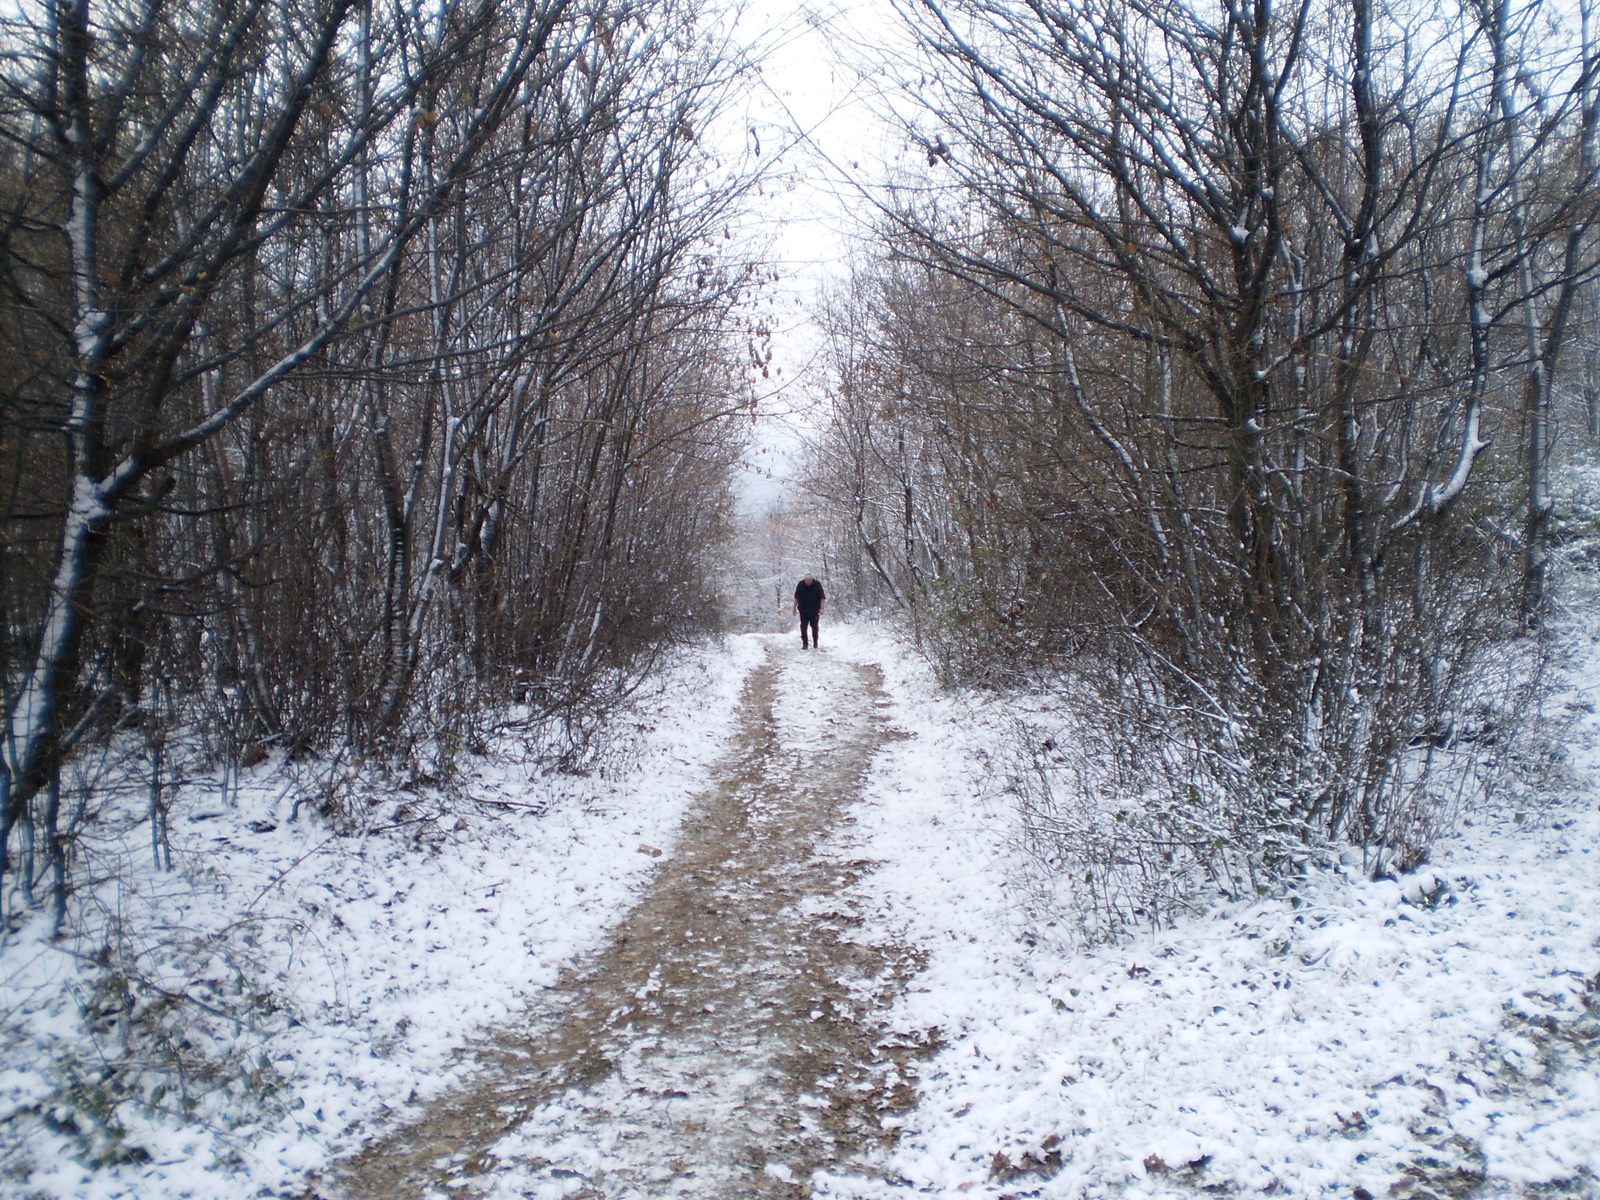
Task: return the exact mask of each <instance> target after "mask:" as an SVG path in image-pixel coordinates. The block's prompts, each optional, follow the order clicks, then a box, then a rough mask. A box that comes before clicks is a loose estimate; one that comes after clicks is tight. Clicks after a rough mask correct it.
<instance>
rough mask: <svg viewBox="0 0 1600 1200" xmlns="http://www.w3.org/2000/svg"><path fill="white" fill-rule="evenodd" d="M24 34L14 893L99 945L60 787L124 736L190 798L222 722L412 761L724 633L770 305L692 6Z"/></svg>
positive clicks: (228, 738) (13, 55) (5, 440)
mask: <svg viewBox="0 0 1600 1200" xmlns="http://www.w3.org/2000/svg"><path fill="white" fill-rule="evenodd" d="M3 23H4V29H5V33H4V45H3V47H0V289H3V304H0V414H3V435H0V471H3V472H4V487H5V496H4V517H3V521H0V572H3V574H0V688H3V707H4V720H5V725H4V746H3V751H4V753H3V754H0V855H4V860H5V867H6V870H7V872H8V874H7V876H6V879H5V888H6V889H7V890H11V889H15V888H18V887H20V888H21V889H22V891H23V892H24V893H26V894H28V895H29V896H31V894H32V887H33V884H34V882H35V879H36V877H40V876H43V875H45V874H49V875H50V876H51V877H52V878H53V881H54V887H53V892H54V895H55V898H56V900H55V902H56V904H57V907H58V912H59V908H60V905H61V904H62V903H63V902H64V896H65V892H66V873H67V868H68V858H69V851H70V845H71V836H72V835H71V829H70V828H69V827H68V825H67V823H66V822H65V819H64V817H63V801H62V795H61V792H62V788H61V778H62V764H63V762H65V761H66V760H68V759H69V758H70V757H71V756H72V755H73V754H74V753H76V752H77V751H78V750H80V749H81V748H82V747H83V746H84V745H85V744H87V743H91V742H94V741H96V740H97V739H99V740H104V739H105V738H107V737H109V736H112V735H113V734H115V733H117V732H118V731H121V732H122V733H123V734H125V735H127V736H131V737H135V738H138V737H140V736H142V737H143V738H144V739H145V740H146V741H147V742H148V744H149V746H150V753H151V757H152V760H153V761H154V763H155V770H156V772H157V779H156V783H157V785H159V762H160V749H161V745H162V740H163V739H164V738H166V737H167V736H168V735H169V733H170V731H172V730H174V729H183V728H191V729H196V728H197V729H199V730H200V731H202V732H203V733H204V734H205V736H206V738H207V739H208V740H209V742H210V744H211V745H212V746H213V747H215V748H216V750H217V752H218V753H219V754H220V755H222V756H223V757H224V758H227V759H230V760H232V761H234V762H237V761H238V760H239V759H241V758H249V757H259V756H261V755H263V754H265V753H267V752H269V751H271V750H273V749H274V748H281V749H283V750H285V751H287V752H291V753H300V752H304V751H306V750H308V749H309V750H317V749H326V748H328V747H332V746H353V747H356V748H359V749H362V750H363V751H366V752H369V753H373V754H377V755H379V756H380V757H385V756H386V758H387V760H388V761H390V762H395V763H404V762H406V761H407V760H408V759H409V758H410V756H412V755H413V754H414V753H415V752H418V751H419V750H420V751H429V749H430V747H431V748H432V750H435V751H436V750H437V749H438V748H439V747H440V746H444V745H448V744H450V743H452V742H453V741H459V740H460V739H461V738H463V737H466V736H467V734H468V732H469V731H470V728H471V726H472V725H473V723H474V721H475V720H476V719H477V718H478V716H479V715H480V714H482V713H483V712H485V711H486V710H488V709H490V708H493V707H494V706H497V705H498V706H502V707H503V706H505V705H510V704H520V705H526V706H528V709H527V711H530V712H531V713H532V714H533V715H535V716H540V715H548V714H552V713H562V712H568V713H570V712H573V711H577V710H580V709H582V708H583V707H584V706H585V705H586V704H590V703H592V702H594V701H595V700H596V699H597V698H599V697H603V696H604V695H605V694H607V692H608V691H613V692H614V691H615V690H616V689H618V688H620V687H624V686H626V680H627V679H628V678H629V677H632V676H635V675H637V673H638V672H639V671H640V670H641V669H643V668H644V667H645V666H647V665H648V662H649V661H650V658H651V656H652V655H653V654H654V653H655V652H656V651H658V650H659V649H660V648H661V647H663V646H665V645H667V644H670V643H671V642H673V641H674V640H678V639H682V638H685V637H688V636H692V635H694V634H695V633H696V632H697V631H699V630H702V629H704V628H707V627H709V626H710V625H711V624H712V623H713V622H714V620H715V612H714V605H715V587H714V581H713V579H712V578H711V570H712V565H713V563H714V561H715V554H714V553H713V552H714V550H715V548H716V546H717V544H718V542H719V539H720V538H721V536H722V531H723V527H724V525H725V522H726V521H727V518H728V515H729V490H728V478H729V472H730V470H731V469H732V465H733V463H734V461H735V460H736V458H737V456H738V453H739V450H740V445H741V442H740V439H741V436H742V434H741V430H742V428H743V425H742V424H741V421H742V419H743V417H744V416H746V415H747V399H746V397H747V395H748V388H747V386H746V383H745V376H744V368H743V367H742V366H741V363H740V362H739V360H738V356H737V355H736V354H734V353H733V350H732V347H733V346H734V344H735V338H734V335H735V329H736V326H737V325H738V324H739V322H740V321H741V319H742V318H741V312H742V305H743V303H744V300H745V297H746V295H747V292H748V289H749V288H750V287H751V286H752V285H753V284H754V282H755V280H756V277H757V276H756V271H755V267H754V265H753V264H749V263H745V262H742V261H735V258H736V251H735V250H734V249H733V247H734V246H735V243H734V241H733V240H732V238H733V232H732V224H733V222H734V221H735V219H736V218H737V216H738V213H739V206H740V205H741V203H742V202H743V196H744V193H745V191H746V189H747V188H748V187H749V186H750V177H749V175H748V173H745V174H741V172H740V170H739V169H737V168H736V167H735V166H730V165H729V164H726V163H723V162H720V161H719V160H718V158H717V156H716V155H715V154H714V153H713V152H712V151H711V150H710V149H708V148H707V146H706V145H705V144H704V141H703V139H702V137H701V131H702V130H703V129H704V128H705V126H706V124H707V123H708V122H710V121H712V120H714V119H715V118H716V116H717V114H718V112H719V111H720V109H721V107H722V106H723V105H724V104H725V102H726V101H727V99H728V96H729V95H730V89H731V88H732V87H733V86H734V85H735V84H736V83H737V82H738V80H739V79H740V78H741V76H742V73H743V71H744V65H743V63H742V61H741V59H740V57H739V55H738V54H737V53H735V52H733V51H732V50H731V49H730V48H729V47H728V46H727V45H726V44H723V43H722V42H721V41H719V40H718V37H717V35H716V33H715V30H713V29H710V28H707V27H703V26H702V24H701V23H700V21H699V19H698V15H697V8H696V6H694V5H689V4H679V3H676V2H675V0H667V2H665V3H652V4H649V5H642V4H632V3H629V2H627V0H622V2H611V0H594V2H588V0H585V2H582V3H580V2H578V0H522V2H520V3H515V4H504V3H497V2H494V0H432V2H430V3H426V4H423V3H417V2H414V0H393V2H392V3H391V2H389V0H179V2H168V0H95V2H93V3H91V0H42V2H41V3H28V4H23V5H21V6H20V7H18V8H16V9H14V10H13V11H12V12H11V13H9V14H7V15H6V16H5V18H4V22H3ZM19 837H20V839H21V841H20V843H19V841H18V839H19ZM19 845H21V846H22V847H23V848H24V849H25V850H26V861H23V860H21V859H19V857H18V853H17V851H18V846H19ZM35 848H37V856H36V855H35V853H34V851H35ZM19 862H21V863H22V867H23V869H22V870H21V871H20V874H19V872H18V871H17V865H18V863H19Z"/></svg>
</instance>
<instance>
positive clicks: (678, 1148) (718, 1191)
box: [325, 642, 930, 1200]
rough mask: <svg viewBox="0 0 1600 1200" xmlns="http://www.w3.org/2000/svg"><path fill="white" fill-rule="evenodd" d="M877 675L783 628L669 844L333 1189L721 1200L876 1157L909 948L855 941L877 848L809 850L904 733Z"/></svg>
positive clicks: (895, 1060)
mask: <svg viewBox="0 0 1600 1200" xmlns="http://www.w3.org/2000/svg"><path fill="white" fill-rule="evenodd" d="M882 683H883V681H882V676H881V673H880V672H879V671H878V670H877V668H876V667H872V666H863V665H859V664H854V663H849V662H845V661H841V660H838V659H834V658H830V657H829V656H828V654H827V653H826V652H825V651H824V652H822V653H820V654H818V653H809V654H802V652H801V651H800V650H799V649H798V648H793V647H790V646H789V645H788V644H787V642H785V643H784V644H783V645H781V646H779V645H777V644H774V645H773V646H772V647H771V648H770V649H769V652H768V656H767V659H766V661H765V662H764V663H762V664H761V665H760V666H758V667H757V668H756V669H755V670H754V671H753V672H752V673H751V676H750V678H749V680H748V681H747V683H746V686H745V690H744V693H743V696H742V698H741V701H740V710H739V715H738V722H737V726H736V730H735V733H734V736H733V738H732V740H731V742H730V744H729V748H728V750H727V752H726V754H725V756H724V758H723V760H722V762H721V764H720V765H719V767H718V769H717V771H716V775H715V778H714V784H713V786H712V787H711V789H710V790H709V791H707V792H706V793H705V794H704V795H703V796H701V797H700V798H699V799H698V800H697V801H696V802H695V804H694V805H693V806H692V808H691V810H690V813H689V815H688V817H687V819H686V822H685V825H684V828H683V830H682V833H681V836H680V839H679V846H678V849H677V851H676V852H675V853H674V854H673V855H672V856H670V857H668V858H666V859H663V861H662V865H661V867H660V869H659V871H658V872H657V875H656V877H655V879H654V880H653V882H652V883H651V884H650V886H649V887H648V889H647V890H646V892H645V894H644V896H643V898H642V899H641V900H640V902H639V904H638V905H637V907H635V908H634V910H633V911H632V912H631V913H630V914H629V915H628V916H627V917H626V918H625V919H624V920H623V921H622V922H621V923H620V924H619V925H618V926H617V927H616V929H615V930H613V932H612V934H611V937H610V940H609V941H608V942H607V944H606V945H605V946H604V947H603V948H602V949H601V950H600V951H599V952H598V953H597V954H596V955H595V956H594V957H593V959H592V960H591V961H590V962H588V963H587V964H586V965H584V966H583V967H581V968H579V969H578V970H576V971H574V972H572V973H571V975H570V976H569V977H567V978H565V979H564V980H563V981H562V982H561V983H560V984H559V985H558V986H557V987H556V988H554V989H552V991H551V993H549V994H548V996H547V998H546V1002H545V1003H544V1004H542V1005H540V1006H539V1009H538V1011H536V1012H533V1013H530V1015H529V1017H528V1019H527V1021H526V1023H525V1024H523V1025H522V1026H520V1027H518V1028H516V1029H507V1030H502V1031H500V1033H499V1034H498V1035H497V1036H496V1037H495V1038H494V1039H493V1040H492V1041H490V1042H488V1043H486V1044H485V1045H483V1046H480V1047H479V1048H478V1051H477V1054H478V1057H479V1059H480V1060H481V1062H482V1063H483V1065H484V1069H483V1071H482V1072H481V1073H480V1074H479V1075H478V1076H477V1077H476V1079H475V1082H474V1084H473V1086H472V1087H471V1088H470V1089H469V1090H466V1091H462V1092H457V1093H454V1094H451V1095H447V1096H445V1097H444V1098H442V1099H441V1100H439V1101H438V1102H436V1103H435V1104H433V1105H432V1106H430V1107H429V1109H428V1110H427V1111H425V1112H424V1113H423V1114H422V1115H421V1116H420V1117H419V1118H418V1119H416V1120H415V1121H413V1122H411V1123H409V1124H407V1125H405V1126H403V1127H401V1128H399V1129H397V1130H396V1131H394V1132H393V1133H392V1134H390V1135H389V1136H388V1137H386V1138H384V1139H382V1140H380V1141H377V1142H375V1143H373V1144H372V1145H370V1146H368V1147H367V1148H366V1149H365V1150H364V1151H363V1152H362V1153H361V1154H360V1155H358V1156H357V1157H355V1158H354V1159H352V1160H351V1161H349V1162H347V1163H346V1164H344V1165H343V1167H342V1169H341V1170H340V1172H339V1174H338V1175H337V1177H336V1178H335V1179H332V1180H330V1181H328V1183H327V1184H326V1185H325V1187H326V1190H327V1191H328V1193H329V1194H330V1195H335V1196H342V1197H349V1198H350V1200H408V1198H412V1197H435V1196H449V1197H452V1200H455V1198H463V1200H464V1198H466V1197H525V1196H537V1197H546V1196H548V1197H560V1196H565V1197H574V1198H576V1197H583V1198H586V1200H599V1198H601V1197H605V1198H607V1200H611V1198H620V1197H629V1196H668V1195H685V1196H693V1197H696V1198H697V1200H716V1198H726V1200H733V1198H735V1197H741V1198H742V1197H796V1196H806V1195H809V1194H810V1191H811V1188H810V1183H809V1180H810V1177H811V1174H812V1172H813V1171H814V1170H816V1169H818V1168H836V1169H841V1170H853V1171H870V1170H871V1161H872V1159H873V1158H874V1155H873V1151H874V1150H875V1149H878V1148H880V1147H881V1146H882V1145H883V1144H884V1143H885V1142H886V1141H888V1140H890V1139H892V1137H893V1131H892V1128H891V1129H885V1127H884V1124H883V1122H884V1120H885V1119H886V1118H888V1117H890V1116H891V1115H892V1114H894V1113H895V1112H898V1111H901V1110H904V1109H906V1108H908V1107H909V1106H910V1105H911V1104H912V1103H913V1101H914V1095H913V1093H912V1090H911V1086H910V1084H909V1082H908V1081H907V1079H906V1078H905V1077H904V1076H905V1074H907V1072H906V1070H905V1068H906V1067H907V1065H908V1063H909V1061H910V1060H911V1059H912V1058H914V1057H919V1056H921V1055H922V1054H924V1053H926V1052H927V1050H928V1049H930V1047H929V1046H928V1045H927V1044H926V1042H924V1041H919V1040H917V1039H909V1038H896V1037H894V1036H891V1035H889V1033H888V1031H887V1029H886V1027H885V1026H884V1025H883V1024H882V1014H883V1012H884V1010H885V1009H886V1008H887V1006H888V1005H889V1004H890V1003H892V1002H893V1000H894V998H895V997H896V996H897V995H898V994H899V992H900V991H901V990H902V989H903V987H904V985H905V981H906V979H907V978H909V976H911V975H912V974H914V973H915V971H916V969H917V965H918V964H917V963H916V962H915V961H914V959H913V957H912V956H911V955H910V954H909V953H908V952H907V951H905V950H904V949H902V948H899V947H894V946H887V947H886V946H881V945H876V946H875V945H866V944H862V943H860V942H857V941H855V940H853V938H852V936H851V930H852V928H853V927H854V926H856V925H858V924H859V923H860V918H859V917H858V916H857V915H856V910H857V908H858V907H859V905H858V893H857V892H856V890H855V889H856V887H857V885H858V882H859V881H860V880H861V879H862V877H863V876H864V875H866V874H868V873H869V872H870V871H871V869H872V864H871V863H868V862H859V861H857V862H850V861H840V860H839V859H838V858H837V857H836V856H835V855H831V854H828V853H825V852H822V851H824V850H825V846H824V843H825V841H826V839H827V836H828V835H829V834H830V832H832V831H833V830H835V828H836V827H837V826H839V825H840V823H841V821H842V820H847V818H844V817H843V812H842V810H843V809H844V808H846V807H847V806H848V805H849V804H850V803H851V802H852V801H853V800H855V799H856V798H857V797H858V796H859V795H860V791H861V786H862V783H863V781H864V779H865V777H866V774H867V771H868V769H869V767H870V764H871V761H872V758H873V755H874V754H875V753H876V752H877V750H878V749H879V748H880V747H881V746H883V745H884V744H886V743H887V742H888V741H889V740H890V739H892V738H894V737H897V736H901V735H899V734H897V733H896V732H895V731H893V730H892V729H890V728H889V727H888V724H887V722H886V720H885V718H884V716H883V709H884V707H885V706H886V705H887V703H888V698H887V696H885V694H884V692H883V687H882ZM685 719H691V720H692V719H693V718H692V714H686V716H685Z"/></svg>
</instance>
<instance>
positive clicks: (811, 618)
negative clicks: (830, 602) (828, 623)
mask: <svg viewBox="0 0 1600 1200" xmlns="http://www.w3.org/2000/svg"><path fill="white" fill-rule="evenodd" d="M818 615H819V614H817V613H808V612H803V613H801V614H800V645H801V647H802V648H804V647H805V645H806V626H807V625H809V626H811V645H813V646H815V645H816V644H817V617H818Z"/></svg>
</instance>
